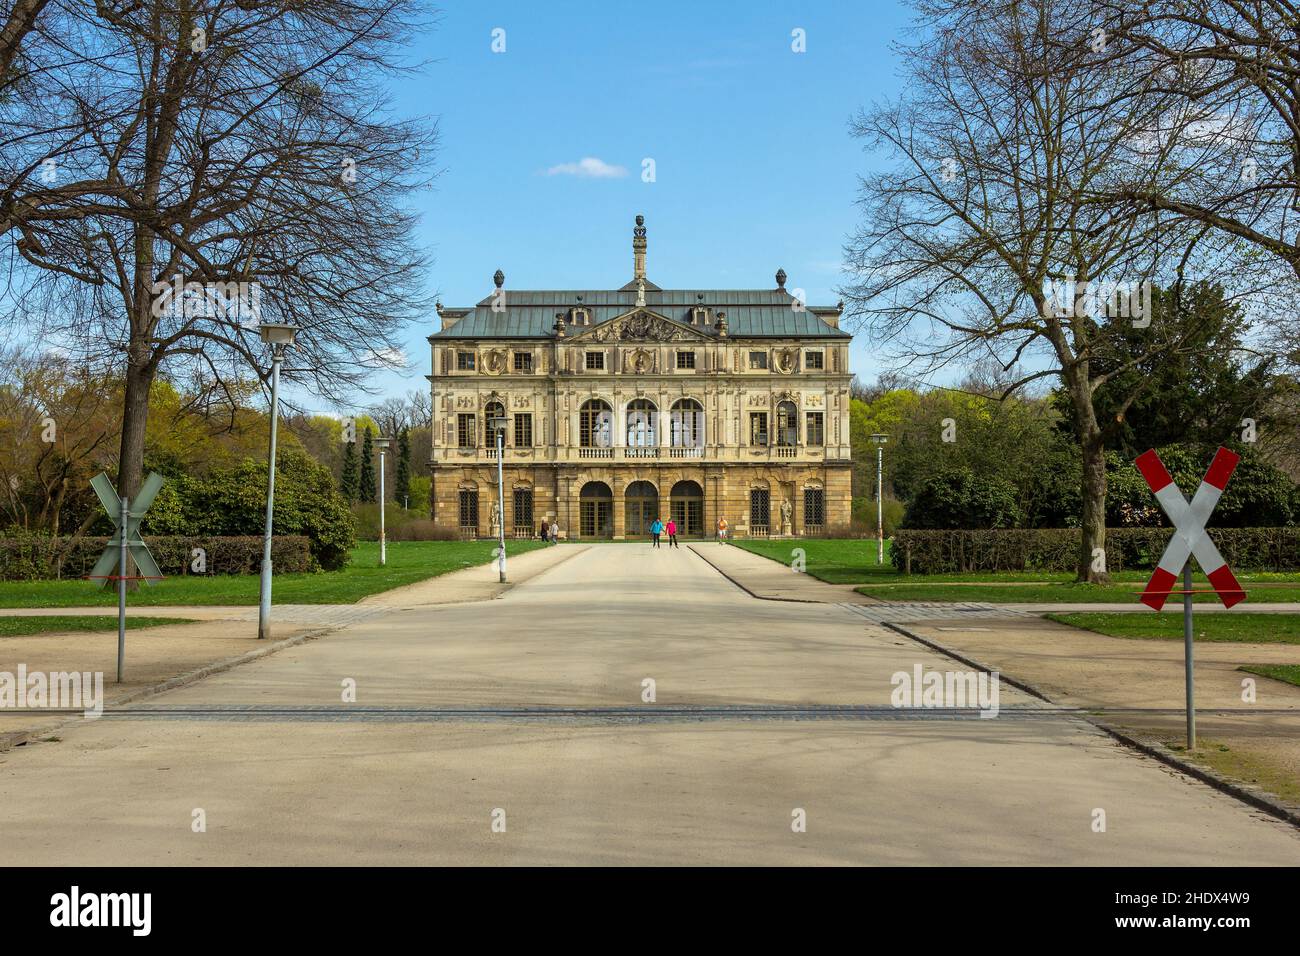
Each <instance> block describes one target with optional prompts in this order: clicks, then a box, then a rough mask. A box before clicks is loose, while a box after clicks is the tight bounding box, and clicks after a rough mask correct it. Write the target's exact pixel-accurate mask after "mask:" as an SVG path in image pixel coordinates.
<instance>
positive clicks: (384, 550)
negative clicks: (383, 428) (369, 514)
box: [379, 448, 388, 568]
mask: <svg viewBox="0 0 1300 956" xmlns="http://www.w3.org/2000/svg"><path fill="white" fill-rule="evenodd" d="M387 561H388V539H387V538H386V537H385V536H384V450H383V449H382V448H381V449H379V566H380V567H381V568H382V567H383V566H384V564H385V563H386V562H387Z"/></svg>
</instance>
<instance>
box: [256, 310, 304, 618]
mask: <svg viewBox="0 0 1300 956" xmlns="http://www.w3.org/2000/svg"><path fill="white" fill-rule="evenodd" d="M257 331H258V333H259V334H260V335H261V336H262V341H263V342H265V343H266V344H267V345H269V346H271V454H270V459H269V462H268V465H269V466H268V468H267V470H266V534H265V535H264V537H263V539H262V586H261V594H260V600H259V602H258V607H257V638H258V640H262V639H264V638H268V637H270V636H271V518H272V515H274V514H275V432H276V426H277V424H278V423H279V416H280V363H281V362H283V361H284V351H285V349H287V348H289V347H290V346H291V345H293V340H294V337H295V336H297V334H298V327H297V326H295V325H289V324H287V323H283V322H263V323H262V324H261V325H259V326H258V327H257Z"/></svg>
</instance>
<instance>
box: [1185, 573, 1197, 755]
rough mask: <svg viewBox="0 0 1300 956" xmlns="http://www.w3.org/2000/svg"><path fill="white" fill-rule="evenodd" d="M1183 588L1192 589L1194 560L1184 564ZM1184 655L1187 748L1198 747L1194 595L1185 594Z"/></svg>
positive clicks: (1187, 590)
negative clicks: (1193, 631) (1194, 659)
mask: <svg viewBox="0 0 1300 956" xmlns="http://www.w3.org/2000/svg"><path fill="white" fill-rule="evenodd" d="M1183 590H1184V591H1186V592H1190V591H1191V590H1192V562H1191V561H1190V560H1189V561H1188V562H1187V563H1186V564H1185V565H1183ZM1183 657H1184V659H1185V661H1186V664H1185V667H1186V682H1187V749H1188V750H1189V751H1192V750H1195V749H1196V701H1195V692H1194V690H1193V680H1192V595H1191V594H1190V593H1185V594H1184V595H1183Z"/></svg>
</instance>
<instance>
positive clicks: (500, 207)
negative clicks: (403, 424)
mask: <svg viewBox="0 0 1300 956" xmlns="http://www.w3.org/2000/svg"><path fill="white" fill-rule="evenodd" d="M908 18H909V13H908V11H907V9H906V8H905V7H903V6H901V5H898V4H895V3H892V2H891V3H873V2H869V0H868V2H857V3H852V2H820V3H774V2H761V0H759V2H755V0H751V2H748V3H736V2H729V3H713V2H710V3H703V2H694V3H687V2H658V3H654V4H641V3H614V2H604V3H600V2H576V0H574V2H553V3H545V4H543V3H537V2H508V3H504V2H503V3H469V2H465V3H453V4H450V5H448V6H446V8H445V9H443V10H442V11H441V15H440V20H439V22H438V23H437V24H436V25H434V27H433V28H432V29H431V30H430V31H428V32H427V33H425V34H423V35H421V36H419V37H418V38H416V39H415V40H414V41H413V43H412V48H411V54H412V56H414V57H417V58H421V59H427V60H428V61H429V62H428V64H427V66H426V67H425V68H424V69H423V70H422V72H421V75H420V76H419V77H416V78H412V79H410V80H409V81H404V82H403V83H402V85H401V86H400V87H398V88H397V90H396V94H397V105H398V107H399V108H400V109H401V111H403V112H408V113H419V114H429V115H433V116H436V117H437V118H438V120H439V123H440V127H441V133H442V139H443V146H442V152H441V154H440V156H439V158H438V166H439V168H440V169H441V170H442V174H441V176H440V178H439V180H438V183H437V186H436V188H435V189H434V191H432V192H430V193H427V194H425V195H424V196H422V197H421V201H420V203H419V211H420V213H421V214H422V217H423V219H422V224H421V227H420V241H421V242H422V243H423V244H424V245H425V247H426V248H427V249H428V250H429V251H430V253H431V255H432V256H433V259H434V264H433V268H432V270H431V272H430V276H429V282H430V287H431V290H432V291H433V292H435V293H436V294H437V295H438V296H439V297H440V298H441V300H442V302H443V303H444V304H446V305H448V306H464V305H471V304H473V303H474V302H476V301H478V300H479V299H481V298H483V297H484V296H485V295H487V294H488V293H489V292H490V290H491V288H492V278H491V277H492V274H493V272H494V271H495V270H496V269H498V268H500V269H502V270H504V272H505V273H506V288H507V289H509V288H512V287H513V288H519V289H522V288H534V289H536V288H543V289H554V288H567V289H573V288H617V287H618V286H621V285H622V284H623V283H625V282H627V281H628V280H629V279H630V278H631V275H632V251H631V231H632V225H633V217H634V216H635V215H636V214H637V213H644V214H645V216H646V225H647V228H648V230H649V253H648V257H647V263H648V265H647V272H648V274H649V277H650V279H651V280H652V281H654V282H656V283H658V284H659V285H660V286H662V287H664V288H771V287H772V285H773V283H774V279H773V275H774V273H775V272H776V270H777V268H778V267H783V268H784V269H785V270H786V272H787V273H788V274H789V281H788V283H787V286H788V287H789V288H792V289H803V290H805V292H806V297H807V301H808V302H809V303H810V304H814V305H821V304H834V302H835V301H836V299H837V298H838V296H837V295H836V293H835V291H834V289H835V287H836V285H837V284H838V283H839V282H840V274H839V263H840V260H841V247H842V245H843V242H844V239H845V237H846V235H847V234H848V233H849V232H850V231H851V230H852V228H853V226H854V222H855V218H856V214H855V207H854V205H853V200H854V198H855V195H856V189H857V176H858V175H859V174H861V173H862V172H864V171H865V170H867V169H868V168H869V166H868V164H869V162H870V159H869V157H867V156H866V155H865V154H864V153H863V152H862V150H861V146H860V144H859V143H858V142H857V141H855V140H854V139H852V138H851V137H850V136H849V134H848V127H847V123H848V119H849V117H850V116H851V115H852V114H853V113H854V112H855V111H856V110H857V109H858V108H859V107H861V106H865V105H868V104H870V103H871V102H872V101H873V100H877V99H882V98H888V97H892V96H893V95H895V93H896V91H897V88H898V83H897V78H896V68H895V63H894V60H893V58H892V54H891V51H890V44H891V42H893V41H894V40H896V39H899V38H900V37H901V36H902V32H903V31H904V30H905V29H906V26H907V22H908ZM497 29H501V30H504V31H505V33H504V41H505V52H501V53H494V52H493V49H492V45H493V36H494V34H493V31H494V30H497ZM796 29H801V30H803V31H804V35H805V37H806V52H802V53H796V52H794V51H793V50H792V43H793V42H794V38H793V37H792V31H794V30H796ZM498 36H499V35H498ZM647 158H649V159H653V160H654V163H655V181H654V182H652V183H647V182H644V181H643V180H642V164H643V161H644V160H645V159H647ZM584 159H592V160H598V161H599V162H600V163H601V164H605V165H606V166H608V167H621V168H622V169H623V170H625V171H626V173H625V175H581V174H579V173H578V172H575V171H572V167H573V166H574V165H576V164H580V163H581V161H582V160H584ZM557 167H559V169H557ZM578 169H579V171H588V172H589V171H603V172H607V173H608V172H610V170H608V169H604V168H603V167H599V166H597V165H596V164H594V163H588V164H587V169H586V170H583V169H582V167H581V166H579V167H578ZM614 172H616V170H614ZM436 322H437V316H436V315H430V317H429V320H428V321H427V322H425V323H422V324H420V325H419V326H418V327H412V328H411V329H410V330H409V331H408V333H407V335H406V336H405V351H406V353H407V355H408V357H409V359H410V360H411V367H410V369H409V370H408V372H407V373H406V375H405V376H401V375H397V374H388V375H384V376H382V377H381V378H380V379H379V380H377V382H376V384H377V385H378V386H379V387H380V388H381V389H382V391H383V392H384V393H385V394H397V393H402V392H405V391H407V390H409V389H412V388H417V387H420V388H422V387H425V385H426V383H425V380H424V378H423V376H424V375H425V374H427V373H428V371H429V369H428V363H429V356H428V346H427V343H426V342H425V336H427V335H428V334H429V333H430V332H431V331H433V330H434V328H435V324H436ZM853 361H854V370H855V371H856V372H858V373H859V374H860V375H863V376H864V377H866V378H870V377H872V376H873V375H874V373H875V372H876V371H877V369H878V366H877V365H876V364H874V363H873V362H872V361H871V358H870V356H869V355H868V352H867V349H866V347H865V343H864V342H859V343H857V344H855V347H854V351H853ZM357 400H358V404H369V400H367V399H365V398H364V397H362V396H358V397H357Z"/></svg>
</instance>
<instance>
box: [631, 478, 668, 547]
mask: <svg viewBox="0 0 1300 956" xmlns="http://www.w3.org/2000/svg"><path fill="white" fill-rule="evenodd" d="M624 502H625V504H626V506H627V510H626V511H625V513H624V517H623V534H625V535H626V536H627V537H629V538H632V537H643V536H646V535H649V534H650V526H651V525H652V524H654V520H655V518H657V517H659V491H658V489H656V488H655V486H654V485H652V484H650V482H648V481H634V482H632V484H630V485H628V486H627V492H626V493H625V495H624Z"/></svg>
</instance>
